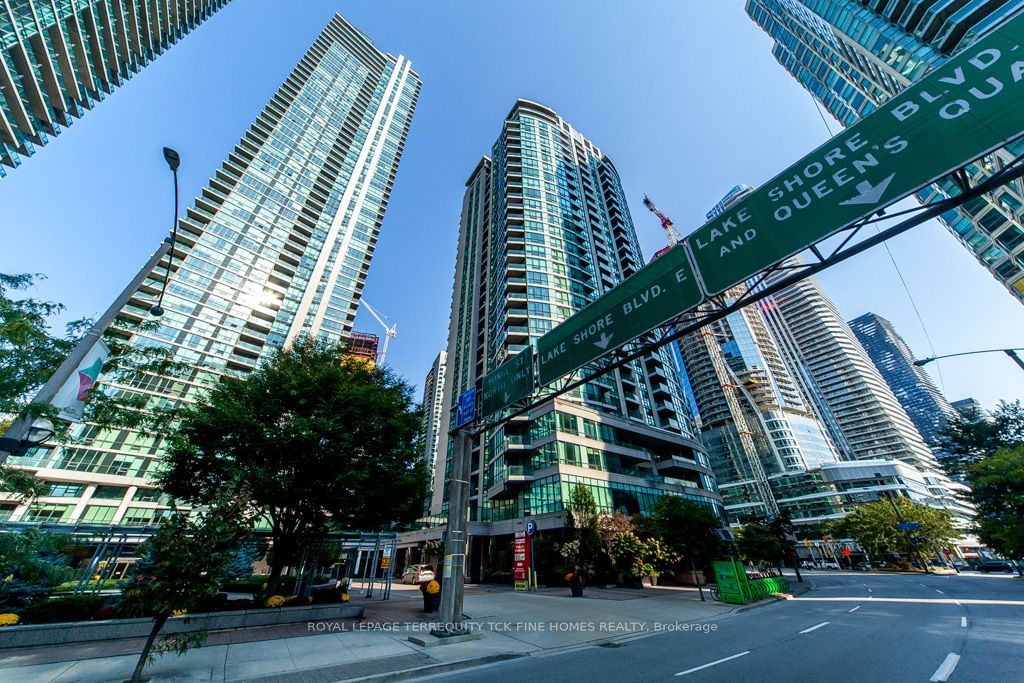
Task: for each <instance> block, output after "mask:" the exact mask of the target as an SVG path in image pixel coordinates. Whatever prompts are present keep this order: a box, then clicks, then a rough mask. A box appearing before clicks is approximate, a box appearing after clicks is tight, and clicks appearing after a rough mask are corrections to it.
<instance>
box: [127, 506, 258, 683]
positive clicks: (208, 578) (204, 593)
mask: <svg viewBox="0 0 1024 683" xmlns="http://www.w3.org/2000/svg"><path fill="white" fill-rule="evenodd" d="M245 507H246V506H243V505H239V504H237V503H231V502H229V501H228V500H227V499H226V498H221V499H220V500H218V501H217V503H216V504H215V506H214V507H211V508H209V509H207V510H205V511H204V512H202V513H200V514H196V515H193V516H190V515H189V513H187V512H177V513H176V514H174V515H173V516H172V517H170V518H169V519H167V520H165V521H164V522H163V523H162V524H161V525H160V529H159V530H158V531H157V533H156V534H154V535H153V536H152V537H150V538H149V539H147V540H146V542H145V543H143V544H142V546H140V548H139V557H140V560H139V562H138V563H137V564H136V567H135V570H136V571H137V572H138V575H137V576H136V577H135V581H134V583H133V584H132V585H131V586H130V587H128V588H126V589H125V591H124V601H123V602H122V604H121V606H120V607H119V609H120V611H121V612H122V613H123V614H126V615H133V616H134V615H141V614H145V615H151V616H152V617H153V628H152V629H151V630H150V633H149V637H148V638H147V639H146V644H145V646H144V647H143V650H142V653H141V654H140V656H139V661H138V663H137V664H136V666H135V671H134V672H133V674H132V678H131V681H132V682H133V683H134V682H136V681H141V680H142V671H143V669H144V668H145V666H146V665H147V664H151V663H152V662H153V661H154V660H155V658H156V655H158V654H164V653H166V652H177V653H178V654H184V653H185V651H186V650H188V649H189V648H191V647H198V646H200V645H202V644H203V643H204V642H205V641H206V632H205V631H200V632H194V633H183V634H176V635H173V636H169V637H167V638H163V639H161V641H160V642H159V643H156V638H157V636H158V635H159V634H160V631H161V630H162V629H163V627H164V624H166V623H167V620H168V619H169V618H171V616H173V615H174V613H176V612H181V613H186V612H190V611H193V610H195V609H196V608H197V607H198V606H199V605H201V604H202V603H203V602H204V601H205V600H208V599H209V598H212V597H213V596H214V595H216V594H217V592H218V591H219V590H220V587H221V584H222V583H224V581H225V580H227V579H228V578H229V577H230V575H231V569H232V565H233V563H234V562H235V561H236V560H237V557H238V551H239V549H240V548H241V547H242V545H243V543H244V542H245V541H246V540H247V539H248V536H249V533H250V530H249V529H250V525H251V520H250V519H248V518H247V513H246V511H245Z"/></svg>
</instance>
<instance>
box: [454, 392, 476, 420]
mask: <svg viewBox="0 0 1024 683" xmlns="http://www.w3.org/2000/svg"><path fill="white" fill-rule="evenodd" d="M475 419H476V387H473V388H471V389H467V390H466V391H464V392H463V393H462V396H459V414H458V415H457V416H456V417H455V426H456V427H461V426H462V425H464V424H466V423H467V422H472V421H473V420H475Z"/></svg>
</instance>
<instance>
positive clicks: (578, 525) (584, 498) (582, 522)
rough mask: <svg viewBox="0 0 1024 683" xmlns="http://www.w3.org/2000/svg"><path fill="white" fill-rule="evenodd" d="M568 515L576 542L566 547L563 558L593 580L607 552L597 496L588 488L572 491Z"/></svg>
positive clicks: (580, 485)
mask: <svg viewBox="0 0 1024 683" xmlns="http://www.w3.org/2000/svg"><path fill="white" fill-rule="evenodd" d="M566 512H568V526H569V529H570V534H571V536H572V539H571V540H570V541H569V542H568V543H566V544H564V545H563V547H562V556H563V557H565V558H566V560H567V561H568V562H569V564H571V565H573V566H572V570H573V572H577V571H583V572H584V573H586V574H587V575H588V576H590V577H593V575H594V573H595V571H596V569H597V562H598V559H599V558H600V556H601V554H602V553H603V552H604V542H603V539H602V537H601V528H600V522H599V517H598V514H597V503H596V502H595V501H594V494H593V493H592V492H591V491H590V489H589V488H587V487H586V486H585V485H583V484H576V486H575V487H574V488H572V489H571V490H570V491H569V502H568V504H567V506H566Z"/></svg>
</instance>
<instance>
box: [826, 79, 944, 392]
mask: <svg viewBox="0 0 1024 683" xmlns="http://www.w3.org/2000/svg"><path fill="white" fill-rule="evenodd" d="M808 95H810V97H811V101H812V102H814V108H815V109H817V110H818V116H820V117H821V122H822V123H823V124H825V130H827V131H828V134H829V137H832V136H833V135H834V133H833V132H832V126H830V125H829V123H828V119H827V118H825V112H824V111H822V107H821V102H819V101H818V98H816V97H815V96H814V95H813V94H811V93H810V92H808ZM875 232H876V233H878V232H881V229H880V228H879V227H878V224H877V223H876V224H875ZM882 246H884V247H885V253H887V254H888V255H889V260H890V261H892V267H893V268H894V269H895V270H896V275H897V276H898V277H899V279H900V283H901V284H902V285H903V291H904V292H906V293H907V299H909V300H910V306H911V307H912V308H913V309H914V315H916V316H917V322H918V324H919V325H921V331H922V332H924V338H925V340H926V341H927V342H928V350H929V351H931V354H932V358H934V357H935V356H938V355H939V354H937V353H936V352H935V345H934V344H933V343H932V337H931V335H930V334H929V333H928V326H927V325H925V324H924V317H923V316H922V315H921V311H920V309H918V307H917V302H916V301H915V300H914V295H913V294H912V293H911V292H910V287H909V286H908V285H907V280H906V278H904V277H903V272H902V271H901V270H900V266H899V264H898V263H897V262H896V257H895V256H893V253H892V249H890V248H889V243H888V242H883V243H882ZM935 371H936V372H937V373H938V375H939V386H940V387H942V393H943V394H945V393H946V382H945V380H944V379H943V377H942V365H941V364H940V363H939V362H938V361H935Z"/></svg>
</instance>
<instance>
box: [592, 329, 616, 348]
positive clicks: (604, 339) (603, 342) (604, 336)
mask: <svg viewBox="0 0 1024 683" xmlns="http://www.w3.org/2000/svg"><path fill="white" fill-rule="evenodd" d="M611 343H612V335H610V334H608V333H607V332H602V333H601V338H600V339H598V340H597V341H596V342H594V344H595V345H596V346H598V347H600V348H602V349H607V348H608V345H609V344H611Z"/></svg>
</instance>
